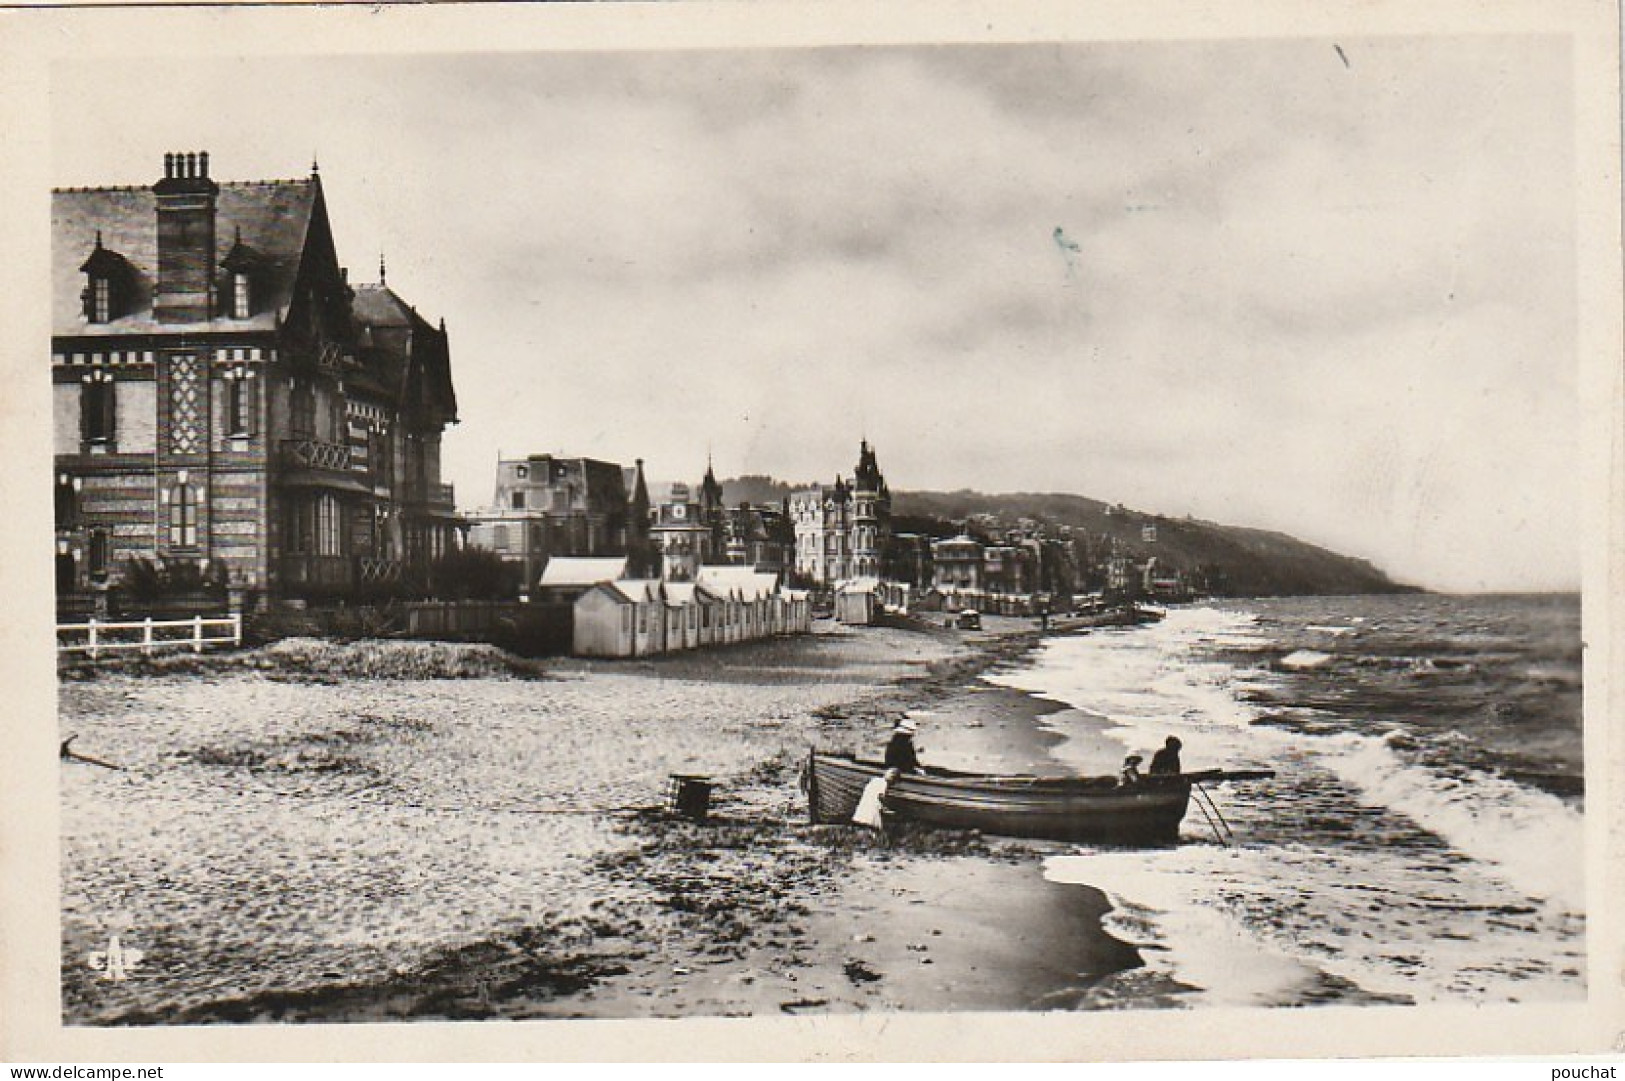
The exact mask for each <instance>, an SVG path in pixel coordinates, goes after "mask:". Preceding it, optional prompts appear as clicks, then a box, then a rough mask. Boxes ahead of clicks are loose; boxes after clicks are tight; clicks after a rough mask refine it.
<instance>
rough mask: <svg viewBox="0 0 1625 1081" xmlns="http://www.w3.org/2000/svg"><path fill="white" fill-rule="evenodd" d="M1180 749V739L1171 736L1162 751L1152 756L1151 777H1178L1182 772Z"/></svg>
mask: <svg viewBox="0 0 1625 1081" xmlns="http://www.w3.org/2000/svg"><path fill="white" fill-rule="evenodd" d="M1179 748H1180V742H1179V737H1178V736H1169V737H1168V739H1167V741H1166V742H1165V743H1163V745H1162V750H1160V751H1158V752H1157V753H1156V754H1154V755H1152V756H1151V769H1150V770H1149V772H1150V774H1151V776H1153V777H1170V776H1178V775H1179V772H1180V769H1179Z"/></svg>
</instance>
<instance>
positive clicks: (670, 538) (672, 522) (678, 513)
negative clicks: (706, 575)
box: [649, 483, 724, 582]
mask: <svg viewBox="0 0 1625 1081" xmlns="http://www.w3.org/2000/svg"><path fill="white" fill-rule="evenodd" d="M709 517H710V516H709V515H708V514H707V508H706V506H705V505H704V504H703V503H702V502H701V501H700V499H699V498H698V497H696V496H694V495H693V494H691V493H690V491H689V487H688V485H686V484H682V483H678V484H673V485H672V486H671V494H670V495H669V496H667V498H665V499H663V500H661V501H660V503H659V504H658V505H657V506H656V508H655V512H654V518H653V519H652V520H651V521H650V523H649V538H650V540H651V541H652V542H653V544H654V546H655V548H656V549H657V550H658V551H659V552H660V577H662V578H665V579H667V580H668V581H673V582H691V581H693V580H694V575H695V572H697V571H698V570H699V569H700V567H701V566H702V565H703V564H707V563H719V562H721V561H722V559H723V557H724V553H723V552H722V551H719V550H718V549H717V547H716V537H715V533H714V522H712V521H709V520H708V518H709Z"/></svg>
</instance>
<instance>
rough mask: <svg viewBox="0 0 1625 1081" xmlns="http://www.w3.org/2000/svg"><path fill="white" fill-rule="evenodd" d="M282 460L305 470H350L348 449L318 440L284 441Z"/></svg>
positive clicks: (338, 444)
mask: <svg viewBox="0 0 1625 1081" xmlns="http://www.w3.org/2000/svg"><path fill="white" fill-rule="evenodd" d="M282 460H283V461H285V462H288V463H289V464H291V465H300V466H304V467H305V468H306V469H326V470H331V471H333V472H338V473H343V472H347V471H348V470H349V468H350V448H349V447H347V446H344V445H343V444H340V443H324V442H322V441H321V440H319V439H284V440H283V441H282Z"/></svg>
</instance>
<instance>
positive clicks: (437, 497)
mask: <svg viewBox="0 0 1625 1081" xmlns="http://www.w3.org/2000/svg"><path fill="white" fill-rule="evenodd" d="M402 495H403V496H404V497H405V501H406V502H408V503H418V504H421V505H423V506H428V507H435V508H438V509H441V510H451V509H453V508H454V507H455V506H456V500H457V495H456V492H455V491H454V489H453V487H452V486H451V485H450V484H426V483H423V482H415V483H408V484H407V485H406V486H405V488H404V489H403V490H402Z"/></svg>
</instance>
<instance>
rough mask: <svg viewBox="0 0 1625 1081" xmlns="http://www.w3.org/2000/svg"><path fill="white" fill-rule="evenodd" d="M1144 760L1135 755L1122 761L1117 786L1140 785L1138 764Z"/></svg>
mask: <svg viewBox="0 0 1625 1081" xmlns="http://www.w3.org/2000/svg"><path fill="white" fill-rule="evenodd" d="M1144 761H1145V759H1144V758H1142V757H1140V756H1139V755H1137V754H1131V755H1129V756H1128V757H1127V758H1125V759H1123V775H1122V776H1121V777H1120V778H1118V782H1117V783H1118V784H1123V785H1131V784H1139V783H1140V763H1141V762H1144Z"/></svg>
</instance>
